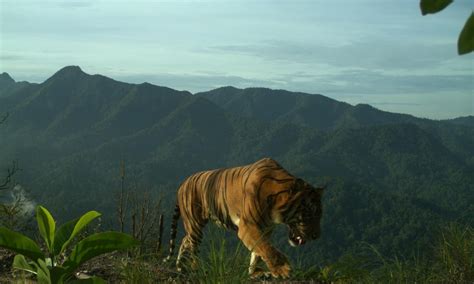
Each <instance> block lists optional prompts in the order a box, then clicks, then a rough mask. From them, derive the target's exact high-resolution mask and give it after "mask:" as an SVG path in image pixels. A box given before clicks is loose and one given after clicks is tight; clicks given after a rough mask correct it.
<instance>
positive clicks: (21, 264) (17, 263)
mask: <svg viewBox="0 0 474 284" xmlns="http://www.w3.org/2000/svg"><path fill="white" fill-rule="evenodd" d="M12 267H13V268H16V269H20V270H24V271H28V272H30V273H33V274H36V270H35V268H34V267H33V266H31V265H29V264H28V262H27V261H26V259H25V256H24V255H22V254H17V255H15V258H14V259H13V265H12Z"/></svg>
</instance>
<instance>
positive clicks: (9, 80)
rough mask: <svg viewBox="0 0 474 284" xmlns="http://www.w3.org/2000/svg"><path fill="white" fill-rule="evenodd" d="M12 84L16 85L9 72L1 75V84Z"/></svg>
mask: <svg viewBox="0 0 474 284" xmlns="http://www.w3.org/2000/svg"><path fill="white" fill-rule="evenodd" d="M12 83H15V80H13V78H12V77H11V76H10V75H9V74H8V73H7V72H3V73H2V74H0V84H2V85H4V84H12Z"/></svg>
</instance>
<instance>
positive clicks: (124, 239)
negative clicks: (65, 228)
mask: <svg viewBox="0 0 474 284" xmlns="http://www.w3.org/2000/svg"><path fill="white" fill-rule="evenodd" d="M138 244H139V242H138V241H137V240H135V239H134V238H133V237H132V236H130V235H127V234H124V233H119V232H101V233H97V234H93V235H90V236H88V237H87V238H85V239H83V240H82V241H80V242H79V243H77V245H76V246H75V247H74V248H73V250H72V252H71V255H70V256H69V258H68V259H67V260H66V261H65V262H64V265H63V267H66V268H67V269H68V271H72V270H74V269H76V268H77V267H78V266H79V265H81V264H82V263H84V262H86V261H88V260H89V259H91V258H94V257H96V256H98V255H101V254H104V253H108V252H112V251H115V250H122V249H127V248H130V247H132V246H135V245H138Z"/></svg>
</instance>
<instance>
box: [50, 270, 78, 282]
mask: <svg viewBox="0 0 474 284" xmlns="http://www.w3.org/2000/svg"><path fill="white" fill-rule="evenodd" d="M49 273H50V277H51V283H64V282H65V281H64V280H65V278H66V276H69V277H73V276H72V274H70V273H68V271H66V269H65V268H64V267H61V266H55V267H52V268H51V269H50V270H49ZM67 283H69V282H67Z"/></svg>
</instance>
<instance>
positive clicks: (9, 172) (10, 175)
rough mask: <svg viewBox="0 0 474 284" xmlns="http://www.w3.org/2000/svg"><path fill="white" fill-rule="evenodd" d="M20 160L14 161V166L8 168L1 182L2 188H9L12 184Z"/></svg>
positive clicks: (0, 186) (0, 188) (0, 187)
mask: <svg viewBox="0 0 474 284" xmlns="http://www.w3.org/2000/svg"><path fill="white" fill-rule="evenodd" d="M19 170H20V168H18V162H16V161H13V164H12V167H11V168H9V169H7V176H6V177H5V178H4V180H3V182H2V183H0V190H3V189H7V188H8V187H9V186H10V183H11V181H12V178H13V176H14V175H15V173H16V172H18V171H19Z"/></svg>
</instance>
